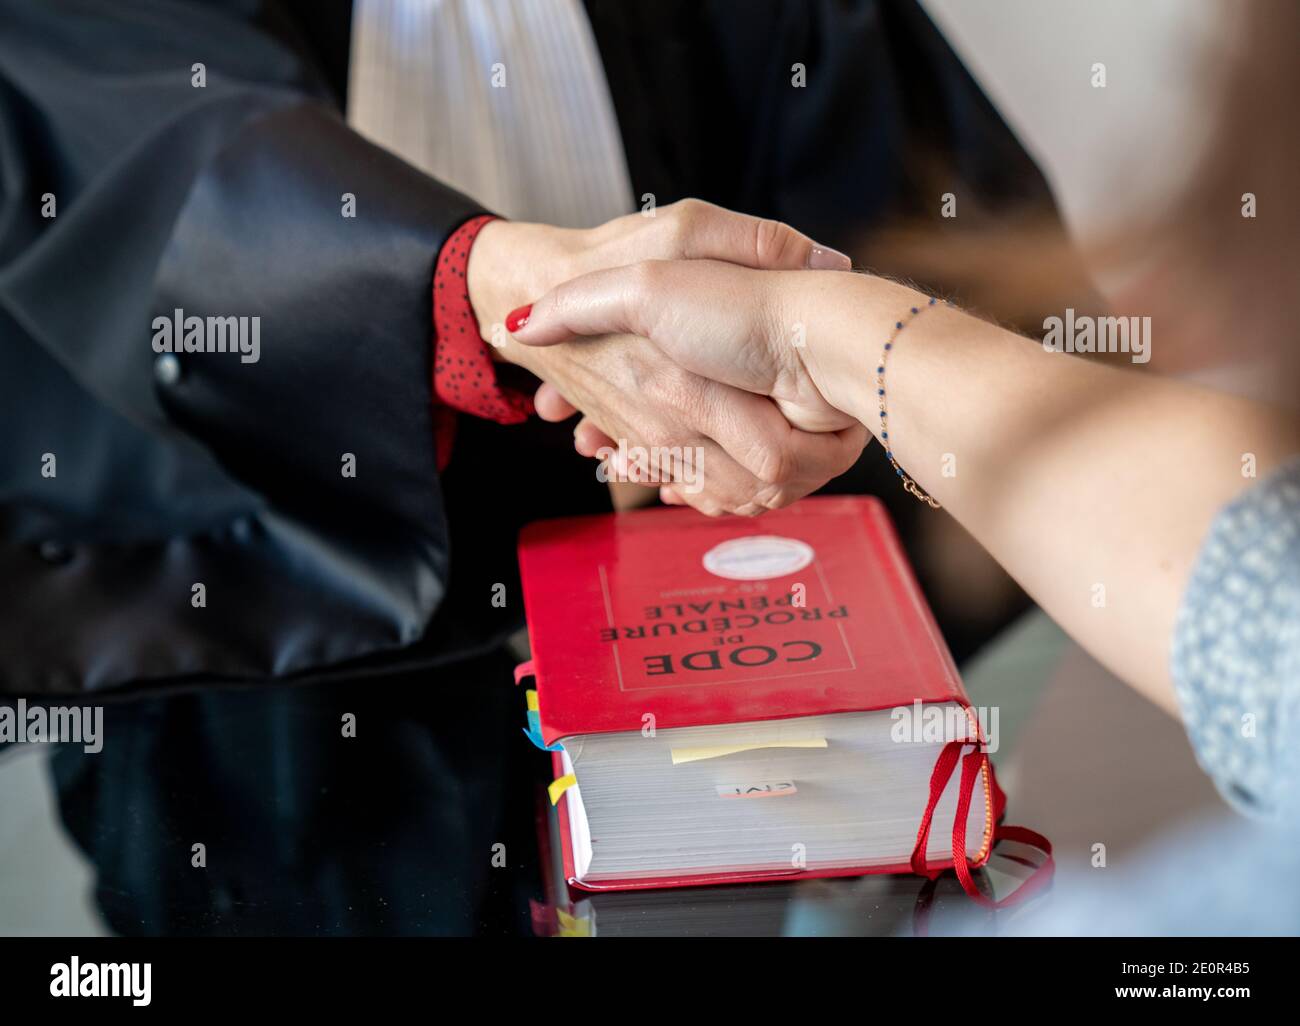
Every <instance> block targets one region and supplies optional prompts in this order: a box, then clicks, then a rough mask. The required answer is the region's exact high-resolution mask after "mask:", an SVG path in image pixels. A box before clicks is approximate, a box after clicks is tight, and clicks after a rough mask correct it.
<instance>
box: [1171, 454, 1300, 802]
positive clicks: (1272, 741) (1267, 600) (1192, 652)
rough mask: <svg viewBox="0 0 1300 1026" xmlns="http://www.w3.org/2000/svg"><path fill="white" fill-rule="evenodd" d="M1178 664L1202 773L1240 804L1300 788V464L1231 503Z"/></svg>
mask: <svg viewBox="0 0 1300 1026" xmlns="http://www.w3.org/2000/svg"><path fill="white" fill-rule="evenodd" d="M1171 671H1172V675H1173V680H1174V688H1175V690H1176V692H1177V694H1178V700H1179V703H1180V704H1181V706H1182V711H1183V718H1184V720H1185V722H1186V725H1187V733H1188V735H1189V737H1190V738H1191V742H1192V746H1193V747H1194V748H1195V750H1196V757H1197V759H1198V760H1199V761H1200V764H1201V766H1202V768H1203V769H1204V770H1205V771H1206V772H1207V773H1208V774H1209V775H1210V777H1211V778H1212V779H1213V780H1214V782H1215V784H1216V785H1217V786H1218V788H1219V790H1220V791H1221V792H1222V793H1223V795H1224V797H1226V798H1227V799H1228V800H1229V801H1230V802H1231V803H1232V804H1233V805H1235V806H1236V807H1237V808H1239V809H1241V810H1242V811H1244V812H1249V813H1253V814H1256V815H1264V816H1274V815H1278V814H1279V813H1281V812H1282V810H1283V809H1285V808H1286V807H1287V806H1288V805H1291V804H1293V803H1296V801H1297V793H1298V792H1300V780H1297V769H1300V760H1298V759H1297V757H1296V754H1295V752H1296V748H1297V745H1298V744H1300V737H1297V736H1296V730H1297V728H1300V459H1298V460H1294V461H1292V462H1290V463H1288V464H1287V465H1286V466H1284V467H1282V468H1281V469H1280V470H1278V471H1276V472H1274V473H1273V474H1272V475H1270V476H1269V477H1268V478H1266V479H1264V480H1262V481H1260V482H1259V483H1257V484H1256V485H1254V486H1253V487H1251V488H1250V489H1249V490H1247V491H1246V492H1244V493H1243V494H1242V495H1241V496H1239V497H1238V498H1237V499H1235V500H1234V501H1233V502H1231V503H1230V504H1229V505H1227V506H1225V507H1224V508H1223V509H1222V510H1221V511H1220V512H1219V514H1218V515H1217V516H1216V517H1215V520H1214V523H1213V524H1212V526H1211V528H1210V532H1209V534H1208V535H1207V536H1206V539H1205V542H1204V543H1203V544H1202V547H1201V551H1200V553H1199V554H1198V556H1197V559H1196V563H1195V565H1194V567H1193V570H1192V576H1191V579H1190V581H1189V582H1188V586H1187V591H1186V592H1185V594H1184V596H1183V600H1182V605H1181V607H1180V609H1179V612H1178V619H1177V624H1176V626H1175V629H1174V639H1173V652H1172V661H1171Z"/></svg>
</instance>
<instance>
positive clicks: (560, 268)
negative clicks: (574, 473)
mask: <svg viewBox="0 0 1300 1026" xmlns="http://www.w3.org/2000/svg"><path fill="white" fill-rule="evenodd" d="M646 256H655V257H664V258H674V257H684V258H688V259H689V258H700V259H707V258H714V259H723V260H728V261H733V262H735V263H737V264H744V265H746V266H750V267H773V268H785V269H789V270H792V271H793V270H796V269H834V268H841V269H843V268H847V267H848V266H849V261H848V258H847V257H844V256H842V255H841V254H837V253H835V252H834V251H833V250H827V249H825V248H822V247H818V246H817V245H816V244H814V243H813V242H812V241H811V240H809V239H808V238H806V237H805V236H803V235H800V234H799V233H798V232H795V231H794V230H793V229H791V228H788V227H787V226H785V225H781V224H779V223H776V222H772V221H764V220H761V219H758V218H753V217H748V216H745V215H741V214H735V213H732V212H730V211H726V210H722V209H721V208H718V207H713V206H710V205H708V204H704V203H699V202H696V201H687V202H684V203H680V204H674V205H673V206H671V207H665V208H662V209H660V210H659V211H658V212H657V214H656V216H655V217H654V218H648V217H644V216H642V215H638V214H633V215H630V216H628V217H625V218H619V219H617V220H615V221H611V222H609V223H607V224H605V225H602V226H600V227H598V228H595V229H591V230H589V231H571V230H564V229H555V228H549V227H547V226H541V225H526V224H515V223H511V222H493V223H492V224H489V225H487V226H486V227H485V228H484V229H483V230H482V232H481V233H480V235H479V238H478V241H477V242H476V244H475V246H474V249H473V250H472V251H471V255H470V262H469V271H468V278H469V283H468V284H469V292H470V299H471V302H472V303H473V304H474V308H475V312H476V314H477V316H478V318H479V322H480V331H481V333H482V335H483V337H484V338H485V339H486V340H487V341H489V342H490V343H492V344H494V345H495V346H496V347H497V351H498V355H499V357H500V358H502V359H505V360H509V361H511V362H514V363H517V364H519V365H521V366H523V367H525V368H526V369H528V370H530V371H531V372H532V373H534V374H535V375H537V377H539V378H541V379H542V380H543V381H544V382H546V386H545V387H544V388H543V389H542V390H541V391H540V392H539V395H538V413H539V415H540V416H542V417H544V418H546V419H551V420H559V419H564V418H565V417H568V416H571V415H572V414H573V412H574V409H575V408H577V409H580V410H582V411H583V413H584V414H585V418H584V420H583V422H582V424H581V425H580V426H579V429H578V432H577V433H576V435H575V444H576V445H577V447H578V449H579V451H580V452H586V450H587V449H588V448H590V452H587V454H588V455H597V452H596V449H598V448H601V446H600V445H596V446H588V445H587V444H586V443H587V441H588V440H590V439H599V440H600V441H601V443H603V444H605V443H607V444H608V447H609V449H611V450H613V452H612V454H611V458H610V459H609V460H608V462H609V463H610V464H611V465H612V466H611V469H612V470H613V471H614V472H615V473H617V474H618V475H619V476H620V477H623V478H624V479H629V480H636V479H637V473H636V471H637V470H638V469H639V470H641V471H644V470H645V469H646V468H645V466H644V465H641V466H639V467H637V466H632V467H628V466H625V465H624V464H625V463H626V459H625V457H626V454H627V453H628V452H629V451H631V452H633V453H634V454H635V453H636V452H642V453H647V452H648V453H650V454H652V457H653V465H652V466H651V467H650V469H651V471H652V472H654V473H657V474H658V475H660V476H661V477H662V476H664V475H667V474H671V475H672V476H673V477H674V479H675V480H677V481H678V485H677V486H676V492H675V493H672V494H678V495H680V496H681V497H682V498H683V499H684V501H688V502H690V503H691V504H692V505H694V506H696V507H697V508H698V509H701V510H702V511H704V512H706V513H710V514H718V513H729V512H735V513H743V514H754V513H759V512H762V511H763V510H764V509H769V508H777V507H779V506H783V505H786V504H788V503H790V502H793V501H794V500H795V499H797V498H800V497H802V496H803V495H806V494H807V493H808V492H810V491H812V490H814V489H816V488H817V487H820V485H822V484H824V483H825V482H826V481H827V480H829V479H830V478H832V477H834V476H836V475H837V474H840V473H843V472H844V471H845V470H847V469H848V467H849V466H851V465H852V463H853V461H854V460H855V459H856V458H857V456H858V454H859V453H860V452H861V450H862V447H863V445H864V444H865V441H866V433H865V432H864V431H863V430H862V429H861V428H859V427H858V426H857V425H856V424H855V423H853V422H852V421H851V420H850V419H849V418H845V417H843V416H841V415H838V414H836V413H835V412H834V411H830V410H823V413H824V414H828V416H824V417H823V419H821V420H819V421H817V422H816V424H815V426H817V427H818V428H821V429H831V428H840V429H841V430H840V431H838V432H834V431H826V432H825V433H820V434H812V433H808V432H804V431H799V430H796V429H794V428H792V427H791V425H790V424H789V422H788V421H787V420H786V418H785V417H783V416H782V415H781V413H780V411H779V410H778V409H777V408H776V407H775V406H773V404H772V403H771V402H770V401H769V400H767V399H765V398H762V397H760V396H757V395H753V394H748V393H746V392H745V391H743V390H741V389H737V388H734V387H730V386H729V385H726V384H720V383H718V382H716V381H711V380H709V379H708V378H706V377H704V376H701V375H700V374H698V373H695V372H692V371H688V370H685V369H683V368H682V367H681V366H680V365H679V364H677V363H676V362H674V361H673V360H671V359H669V358H667V357H666V356H665V354H664V353H662V352H659V351H657V350H656V349H655V348H654V347H653V346H649V345H646V344H645V343H644V342H642V341H640V340H637V339H634V338H622V339H619V338H606V339H597V340H583V341H581V342H575V343H572V344H567V345H566V344H558V345H553V346H550V347H548V348H545V349H535V348H529V347H526V346H520V345H518V344H515V343H514V342H513V341H512V340H511V338H510V335H509V333H508V332H506V331H505V330H504V329H505V322H506V320H507V311H509V310H511V309H513V308H514V307H518V306H519V305H520V304H521V303H523V302H524V301H525V300H527V299H531V298H533V297H534V296H536V295H539V294H541V293H543V292H545V291H547V289H549V288H550V287H552V286H554V285H556V284H559V283H560V282H561V281H564V280H566V279H568V278H570V277H573V276H575V275H580V274H582V273H583V272H584V271H587V270H590V269H591V268H592V267H597V268H601V267H603V268H609V267H618V266H624V265H627V264H631V263H633V262H635V261H637V260H641V259H644V258H645V257H646ZM620 443H622V444H620ZM655 454H657V455H655ZM641 479H642V480H646V478H645V477H644V476H642V478H641ZM650 480H653V478H651V479H650Z"/></svg>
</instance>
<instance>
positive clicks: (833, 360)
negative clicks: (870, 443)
mask: <svg viewBox="0 0 1300 1026" xmlns="http://www.w3.org/2000/svg"><path fill="white" fill-rule="evenodd" d="M831 279H834V280H831ZM803 281H804V292H805V296H804V299H803V307H804V309H806V310H808V311H809V315H808V317H809V319H808V321H807V325H808V327H807V345H806V346H805V347H804V348H803V349H802V350H801V351H800V356H801V357H802V359H803V362H804V367H805V368H806V370H807V372H808V374H809V376H810V377H811V378H812V380H813V382H814V384H816V386H817V388H818V389H819V390H820V391H821V393H822V395H823V396H824V397H825V399H826V401H827V402H828V403H830V405H832V406H834V407H835V408H836V409H837V410H839V411H841V412H842V413H844V414H847V415H848V416H850V417H852V418H853V419H855V420H857V421H859V422H860V423H861V424H862V425H863V426H865V427H866V428H867V430H869V431H871V432H872V433H873V434H876V435H877V436H878V435H879V429H880V400H879V395H878V394H877V391H878V390H877V385H876V376H877V371H876V368H877V367H878V366H879V364H880V356H881V352H882V349H883V347H884V344H885V342H886V341H888V339H889V335H890V332H891V330H892V329H893V326H894V324H895V323H896V322H897V321H898V319H899V318H900V317H902V316H903V315H904V314H906V313H907V311H908V310H909V309H910V308H911V307H912V306H916V305H918V304H924V303H928V302H929V297H927V296H925V295H923V294H922V293H920V292H917V291H916V290H915V289H911V288H908V287H907V286H904V285H900V284H898V283H897V282H892V281H889V280H888V279H885V278H878V277H875V276H873V275H869V274H858V273H851V272H846V273H832V272H826V271H820V272H818V273H817V274H815V275H805V276H803Z"/></svg>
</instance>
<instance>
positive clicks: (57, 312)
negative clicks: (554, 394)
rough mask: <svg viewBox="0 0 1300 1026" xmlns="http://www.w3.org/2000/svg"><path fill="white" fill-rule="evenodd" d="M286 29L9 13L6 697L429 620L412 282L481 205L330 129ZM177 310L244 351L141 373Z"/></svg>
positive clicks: (421, 341) (259, 671)
mask: <svg viewBox="0 0 1300 1026" xmlns="http://www.w3.org/2000/svg"><path fill="white" fill-rule="evenodd" d="M288 10H289V8H287V7H286V8H281V7H280V6H279V5H277V4H272V3H260V2H251V0H250V2H242V0H229V2H221V3H187V2H177V0H166V2H164V0H116V2H114V3H111V4H110V3H100V2H89V0H50V2H42V3H35V2H31V0H0V25H2V26H3V28H2V29H0V690H2V691H7V692H11V693H15V692H16V693H24V694H37V695H62V694H77V693H85V692H101V691H106V690H114V689H139V688H149V687H154V686H164V685H168V684H174V683H176V682H178V681H187V680H249V681H252V680H258V679H263V678H267V677H287V676H292V675H301V674H303V673H310V672H312V671H314V670H319V669H321V668H328V667H333V666H340V665H351V664H352V663H354V662H355V661H357V660H360V659H364V658H366V657H369V656H375V655H392V654H394V653H398V654H400V653H401V652H402V651H404V650H405V649H407V647H408V646H412V645H413V644H414V643H415V642H417V641H418V640H419V639H421V638H422V637H424V636H425V635H426V634H427V632H428V631H429V628H430V624H431V623H432V622H433V620H434V619H435V614H436V613H437V612H438V610H439V608H440V605H441V604H442V603H443V601H444V598H445V595H446V592H447V586H448V574H449V547H450V543H449V526H448V516H447V511H446V503H445V496H444V493H443V486H442V482H441V480H440V477H439V473H438V470H437V467H436V465H435V447H434V437H433V432H434V426H433V422H432V417H431V409H430V400H431V377H430V375H431V357H430V335H431V309H430V304H431V299H430V287H431V277H432V270H433V264H434V260H435V259H436V254H437V252H438V250H439V248H440V247H441V245H442V243H443V242H444V241H445V239H446V238H447V237H448V235H449V234H450V233H451V232H452V231H454V230H455V228H456V227H457V226H458V225H459V224H461V223H462V222H463V221H464V220H465V219H467V218H469V217H471V216H473V215H474V214H476V213H479V212H480V208H479V207H478V206H477V205H476V204H475V203H473V202H472V201H470V200H468V199H466V198H465V197H463V196H461V195H459V194H458V193H456V192H455V191H454V190H452V189H450V188H447V187H445V186H443V185H441V184H440V183H438V182H436V181H434V180H432V179H431V178H429V177H427V176H426V175H424V174H422V173H420V172H418V171H416V170H414V169H413V168H411V167H410V166H408V165H406V164H404V163H403V162H401V161H400V160H398V159H396V158H395V157H393V156H391V155H390V154H388V153H387V152H385V151H382V150H380V149H379V148H377V147H375V146H373V145H371V144H370V143H368V142H366V141H365V140H364V139H362V138H361V137H360V136H358V135H357V134H356V133H354V132H353V131H351V130H350V129H349V128H348V127H347V126H346V124H345V123H344V121H343V119H342V116H341V113H340V111H339V110H338V107H337V97H336V92H335V91H334V90H332V89H331V88H330V86H329V84H328V82H327V81H326V78H325V76H324V74H323V73H322V72H320V71H319V70H318V65H317V61H316V58H315V56H314V55H313V53H312V51H311V48H310V47H309V46H308V45H306V44H305V43H304V42H303V41H302V40H303V35H302V33H301V32H299V31H298V30H297V28H296V27H295V25H294V24H293V21H292V18H291V17H289V16H288V15H287V14H286V11H288ZM197 65H202V66H203V82H202V84H197V82H198V80H197V79H196V75H197V74H198V72H197V68H196V66H197ZM47 198H52V199H53V202H54V208H53V211H54V212H53V214H52V216H51V209H52V208H50V206H49V204H48V202H47ZM349 198H350V199H349ZM352 204H354V210H355V216H345V215H346V214H347V213H349V210H350V208H351V205H352ZM176 310H181V311H183V314H184V315H185V316H197V317H202V318H207V317H223V318H224V317H246V318H253V317H256V318H258V325H259V346H258V356H257V360H256V361H251V360H247V361H246V360H243V359H241V358H240V355H239V354H236V353H229V352H225V353H222V352H181V353H179V354H175V357H174V360H167V361H163V360H160V357H159V354H158V353H157V352H156V351H155V348H154V346H153V336H154V330H153V322H154V319H155V318H156V317H159V316H172V315H173V313H174V311H176ZM249 323H251V321H250V322H249ZM46 454H52V455H53V456H55V458H56V460H57V473H55V474H47V473H44V472H43V470H44V468H45V467H46V465H47V462H48V461H46V460H45V456H46ZM500 541H501V544H502V545H504V546H505V547H506V548H507V550H508V548H509V547H510V545H511V544H512V541H513V539H512V538H509V537H507V538H503V539H501V540H500ZM198 584H202V585H203V589H202V592H203V601H202V604H199V603H198V601H197V599H196V595H197V594H198V593H197V591H196V588H195V586H196V585H198ZM450 647H451V648H454V647H455V646H454V644H453V645H451V646H450ZM429 656H430V653H427V652H426V653H425V657H426V658H428V657H429Z"/></svg>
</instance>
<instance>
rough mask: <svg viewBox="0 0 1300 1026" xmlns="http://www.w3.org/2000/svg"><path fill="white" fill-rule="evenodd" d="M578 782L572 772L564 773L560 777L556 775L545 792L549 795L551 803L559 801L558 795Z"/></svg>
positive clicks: (556, 803) (555, 803) (554, 803)
mask: <svg viewBox="0 0 1300 1026" xmlns="http://www.w3.org/2000/svg"><path fill="white" fill-rule="evenodd" d="M577 782H578V778H577V777H575V776H574V775H573V774H572V773H566V774H564V776H562V777H556V778H555V779H554V780H552V781H551V786H550V787H548V788H547V789H546V793H547V794H549V795H550V796H551V804H552V805H558V804H559V803H560V795H562V794H564V792H565V791H567V790H568V789H569V788H571V787H572V786H573V785H574V784H576V783H577Z"/></svg>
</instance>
